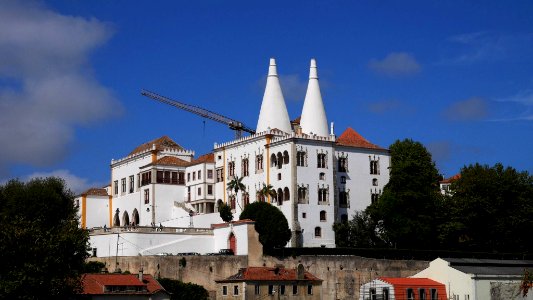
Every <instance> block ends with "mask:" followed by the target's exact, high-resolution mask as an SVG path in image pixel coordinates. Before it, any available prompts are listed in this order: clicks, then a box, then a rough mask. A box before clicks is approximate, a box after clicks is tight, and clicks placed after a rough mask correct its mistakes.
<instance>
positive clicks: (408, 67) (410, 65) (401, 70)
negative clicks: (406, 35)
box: [368, 52, 422, 77]
mask: <svg viewBox="0 0 533 300" xmlns="http://www.w3.org/2000/svg"><path fill="white" fill-rule="evenodd" d="M368 67H369V68H370V69H371V70H372V71H374V72H376V73H378V74H382V75H386V76H390V77H401V76H407V75H413V74H416V73H418V72H420V71H421V70H422V67H421V66H420V64H419V63H418V62H417V61H416V59H415V58H414V57H413V56H412V55H410V54H408V53H405V52H393V53H389V54H388V55H387V56H386V57H385V58H383V59H382V60H377V59H372V60H370V62H369V63H368Z"/></svg>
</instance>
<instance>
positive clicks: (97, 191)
mask: <svg viewBox="0 0 533 300" xmlns="http://www.w3.org/2000/svg"><path fill="white" fill-rule="evenodd" d="M81 195H83V196H109V195H108V194H107V191H106V189H104V188H90V189H88V190H86V191H85V192H83V193H81Z"/></svg>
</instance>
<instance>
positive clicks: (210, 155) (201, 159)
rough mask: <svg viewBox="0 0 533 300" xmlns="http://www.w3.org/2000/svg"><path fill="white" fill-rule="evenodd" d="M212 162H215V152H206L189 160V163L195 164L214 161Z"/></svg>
mask: <svg viewBox="0 0 533 300" xmlns="http://www.w3.org/2000/svg"><path fill="white" fill-rule="evenodd" d="M214 162H215V154H214V153H207V154H204V155H201V156H200V157H198V158H197V159H195V160H193V161H192V162H191V165H196V164H201V163H214Z"/></svg>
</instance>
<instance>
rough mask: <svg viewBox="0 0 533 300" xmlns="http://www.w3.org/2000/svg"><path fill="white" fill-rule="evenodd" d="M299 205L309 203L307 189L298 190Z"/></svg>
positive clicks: (300, 188)
mask: <svg viewBox="0 0 533 300" xmlns="http://www.w3.org/2000/svg"><path fill="white" fill-rule="evenodd" d="M298 203H307V188H305V187H299V188H298Z"/></svg>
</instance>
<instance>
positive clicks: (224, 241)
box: [213, 224, 248, 255]
mask: <svg viewBox="0 0 533 300" xmlns="http://www.w3.org/2000/svg"><path fill="white" fill-rule="evenodd" d="M232 232H233V234H234V235H235V238H236V247H237V251H236V253H235V255H248V224H235V225H234V224H229V225H228V226H226V227H218V228H215V229H214V230H213V236H214V241H215V252H218V251H219V250H220V249H229V237H230V235H231V233H232Z"/></svg>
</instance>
